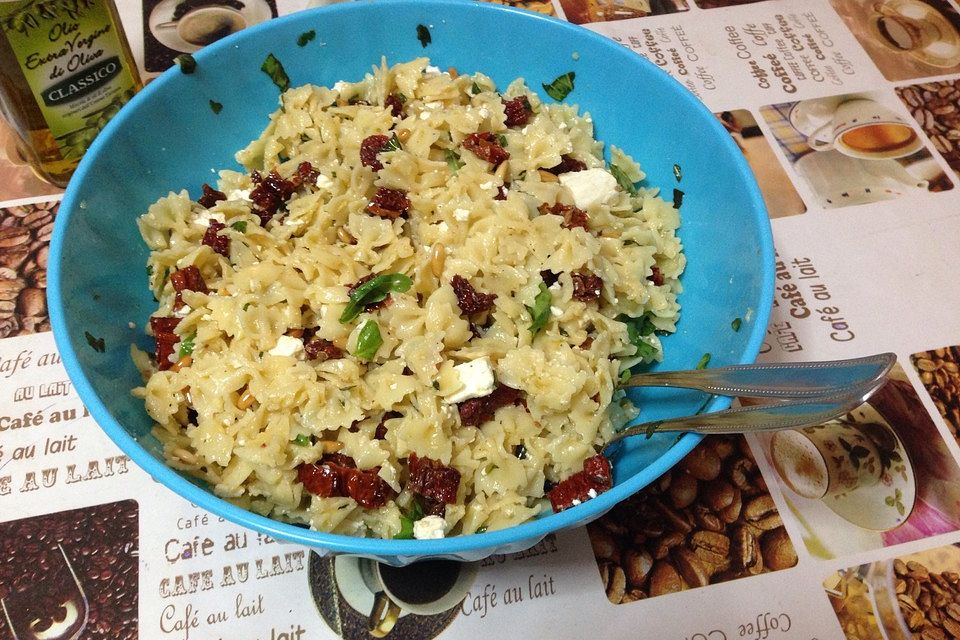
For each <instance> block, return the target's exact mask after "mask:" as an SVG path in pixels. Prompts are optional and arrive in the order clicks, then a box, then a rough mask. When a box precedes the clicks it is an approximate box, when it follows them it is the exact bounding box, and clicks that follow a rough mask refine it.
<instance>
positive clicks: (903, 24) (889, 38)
mask: <svg viewBox="0 0 960 640" xmlns="http://www.w3.org/2000/svg"><path fill="white" fill-rule="evenodd" d="M911 9H912V13H914V14H915V15H907V13H905V12H902V11H898V10H897V9H895V8H893V7H890V6H888V5H887V3H885V2H878V3H876V4H874V5H873V11H874V14H873V16H871V18H870V22H869V25H870V29H871V31H872V32H873V34H874V38H875V39H876V40H877V41H878V42H880V44H882V45H884V46H885V47H888V48H890V49H893V50H894V51H918V50H920V49H925V48H927V47H928V46H930V45H931V44H932V43H933V42H934V41H935V40H938V39H939V38H940V37H941V36H942V35H943V34H941V33H940V30H939V29H938V28H937V26H936V25H935V24H934V23H932V22H931V21H930V20H927V19H926V15H925V14H926V12H925V11H923V10H922V9H919V8H912V7H911Z"/></svg>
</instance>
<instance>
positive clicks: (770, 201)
mask: <svg viewBox="0 0 960 640" xmlns="http://www.w3.org/2000/svg"><path fill="white" fill-rule="evenodd" d="M307 4H308V3H307V2H305V1H304V0H298V1H294V0H278V1H277V2H276V3H275V4H274V3H273V2H267V1H266V0H255V1H253V2H248V3H247V5H246V6H245V8H244V11H245V12H246V13H245V15H247V17H248V20H249V21H250V22H255V21H260V20H266V19H270V18H271V16H276V15H284V14H287V13H291V12H294V11H299V10H302V9H304V8H306V5H307ZM310 4H316V3H310ZM510 4H515V5H519V6H523V7H526V8H528V9H530V10H537V11H542V12H548V13H552V14H553V15H556V16H558V17H560V18H563V19H566V20H569V21H571V22H575V23H578V24H584V25H585V26H587V27H588V28H590V29H592V30H595V31H597V32H599V33H601V34H603V35H606V36H608V37H610V38H613V39H615V40H616V41H618V42H620V43H622V44H623V45H624V46H626V47H629V48H631V49H633V50H634V51H636V52H637V53H639V54H640V55H643V56H645V57H647V58H648V59H650V60H651V61H653V62H655V63H656V64H657V65H659V66H660V67H661V68H662V69H663V70H664V71H665V72H667V73H670V74H671V75H673V76H674V77H675V78H676V79H677V80H679V81H680V82H682V83H683V84H685V85H686V86H687V87H688V88H689V89H690V90H691V91H692V92H694V93H695V94H696V95H697V96H698V97H699V98H700V99H701V100H703V101H704V102H705V103H706V105H707V106H708V107H709V108H710V109H711V110H713V111H714V112H715V113H716V114H717V116H718V117H719V118H721V120H722V121H723V122H724V123H725V124H726V125H727V128H728V129H729V131H730V134H731V136H733V138H734V139H735V140H736V142H737V143H738V144H739V145H740V147H741V149H742V150H743V152H744V154H745V156H746V157H747V159H748V161H749V162H750V164H751V166H752V167H753V169H754V172H755V173H756V176H757V179H758V182H759V183H760V185H761V189H762V191H763V194H764V197H765V199H766V201H767V205H768V209H769V213H770V217H771V224H772V227H773V234H774V240H775V245H776V249H777V265H776V271H777V290H776V294H775V301H774V308H773V313H772V317H771V321H770V325H769V328H768V331H767V339H766V341H765V343H764V345H763V349H762V353H761V356H760V358H761V359H762V360H765V361H770V362H777V361H787V360H818V359H830V358H845V357H853V356H858V355H866V354H869V353H874V352H879V351H893V352H895V353H896V354H897V356H898V365H897V366H896V368H895V370H894V371H893V373H892V374H891V376H890V380H889V382H888V383H887V384H886V385H885V386H884V387H883V389H882V390H881V391H880V392H879V393H878V394H877V396H876V397H874V398H873V399H871V401H870V403H869V404H867V405H864V406H862V407H861V408H859V409H858V410H856V411H854V412H852V413H851V414H850V415H848V416H847V417H846V418H845V419H844V420H843V421H842V422H841V423H836V424H832V425H830V426H829V427H828V429H827V430H826V431H825V433H826V434H827V435H822V436H819V437H820V441H819V442H820V445H821V446H823V447H827V448H829V447H835V448H836V447H841V448H843V449H845V451H846V452H847V454H846V455H847V458H845V459H844V461H841V462H838V463H837V464H840V465H843V464H846V465H849V464H859V463H858V462H856V461H854V462H853V463H851V462H850V460H852V459H854V458H858V459H864V460H866V459H868V458H869V459H870V460H875V461H876V462H875V464H876V465H877V467H876V470H874V469H873V468H872V467H871V469H870V473H871V480H870V481H867V482H862V483H861V486H859V487H857V488H855V489H847V490H845V491H844V490H842V489H840V488H837V487H836V486H832V487H829V488H828V489H827V491H826V494H825V495H822V496H821V497H819V498H813V497H810V496H811V495H815V494H813V493H812V492H811V491H810V490H809V489H810V487H808V486H804V485H802V484H801V483H800V482H799V481H797V480H796V476H795V475H793V474H792V473H791V472H790V466H789V465H788V464H787V463H786V462H783V460H784V458H783V457H782V456H779V455H778V462H777V464H775V463H774V460H773V458H772V457H771V452H772V451H774V450H776V451H777V452H778V454H779V453H780V452H782V451H786V450H787V444H788V443H786V440H785V439H783V438H781V439H780V440H778V441H777V443H776V444H777V446H776V447H773V446H772V442H771V440H772V439H771V437H769V436H764V437H749V438H742V437H730V438H722V437H711V438H708V439H707V440H706V441H705V443H704V444H703V445H702V446H701V447H700V448H699V449H697V450H696V451H695V452H694V454H691V455H690V456H688V458H687V459H685V460H684V461H683V462H682V463H681V464H680V465H678V467H676V468H675V469H674V470H673V471H671V472H670V473H669V474H668V475H667V476H666V477H665V478H664V479H663V480H661V481H659V482H657V483H656V484H655V486H651V487H648V488H647V489H645V490H644V491H642V492H640V493H639V494H637V495H635V496H633V497H632V498H630V499H629V500H628V501H627V502H626V503H625V504H623V505H621V506H620V507H618V508H617V509H615V510H614V511H613V512H611V513H610V514H608V515H607V516H605V517H604V518H602V519H601V520H599V521H597V522H596V523H594V524H592V525H590V526H589V527H587V528H585V529H578V530H574V531H569V532H565V533H563V534H561V535H558V536H549V537H548V538H547V539H545V540H544V541H543V542H541V543H540V544H538V545H537V546H536V547H534V548H532V549H530V550H528V551H525V552H522V553H518V554H514V555H508V556H494V557H491V558H489V559H488V560H485V561H483V562H481V563H478V564H477V565H471V566H462V567H461V566H457V567H454V569H453V575H446V576H445V575H442V572H438V571H439V570H438V569H436V568H433V569H429V570H426V569H425V570H423V571H422V573H423V575H422V576H421V575H418V576H417V577H416V580H415V581H416V582H417V583H418V584H420V585H421V588H422V589H423V590H425V591H431V593H424V592H421V593H420V594H419V599H421V600H425V601H428V603H427V604H426V605H419V606H418V605H415V604H411V603H407V604H404V605H403V606H402V607H401V608H400V614H399V616H400V617H399V619H398V620H397V622H396V624H395V626H394V627H393V629H392V630H391V631H390V632H389V633H388V634H387V635H388V637H390V638H399V639H407V638H410V639H413V638H417V639H421V638H422V639H427V638H433V637H436V636H437V635H439V634H440V633H443V634H444V637H445V638H458V637H462V638H473V637H477V635H478V634H481V633H484V632H485V631H486V632H488V633H495V634H499V635H506V636H507V637H515V636H516V637H519V636H527V635H536V636H537V637H555V638H580V637H586V636H590V635H594V636H595V635H597V634H598V632H599V633H600V634H602V636H603V637H621V636H626V635H627V634H630V637H650V638H677V639H680V638H684V639H689V640H694V639H696V640H725V639H733V638H752V639H756V640H766V639H768V638H771V639H772V638H777V637H784V638H787V637H789V638H808V639H814V638H816V639H820V640H823V639H826V638H844V637H846V638H850V639H853V638H858V639H867V638H910V637H916V638H924V639H928V638H950V637H954V638H960V604H957V603H958V602H960V582H958V577H957V576H958V574H960V551H958V548H957V547H956V546H954V545H956V544H957V543H958V541H960V534H958V529H960V465H958V460H960V448H958V441H957V435H956V434H957V430H958V429H960V374H958V364H960V346H958V345H960V295H958V294H960V285H958V278H957V274H958V273H960V252H958V251H957V245H958V240H960V195H958V193H960V190H958V189H957V185H958V184H960V35H958V31H960V13H958V8H957V6H956V3H954V2H952V1H948V0H922V1H921V0H886V1H885V2H875V1H874V0H766V1H756V2H751V1H750V0H746V1H744V0H740V1H736V0H659V1H658V0H553V2H552V3H551V2H547V1H545V0H541V1H532V2H510ZM168 5H169V6H168ZM118 7H119V10H120V13H121V16H122V20H123V24H124V27H125V29H126V32H127V36H128V38H129V40H130V43H131V46H132V48H133V50H134V53H135V56H136V58H137V60H138V61H139V64H140V65H141V72H142V73H143V75H144V77H145V78H147V79H149V78H152V77H154V76H156V75H157V73H159V72H160V71H162V70H163V68H164V67H165V65H168V64H170V62H169V61H170V60H171V59H172V55H171V52H173V55H175V54H176V53H177V52H178V49H177V47H182V44H181V43H178V42H175V41H172V40H170V38H169V36H168V35H166V34H164V35H163V36H162V38H163V41H160V40H159V39H158V36H156V35H155V34H154V30H153V29H152V27H151V25H152V24H154V23H155V22H156V21H157V20H159V19H160V17H162V16H161V14H163V13H164V12H171V11H172V9H173V4H171V0H165V1H162V2H157V1H155V0H143V2H142V3H138V2H136V1H135V0H130V1H127V0H119V1H118ZM854 99H858V100H861V102H860V103H858V104H859V105H860V106H859V107H858V108H860V109H865V110H867V111H869V112H871V113H873V114H881V115H882V117H884V118H885V119H886V120H887V121H893V122H897V121H899V122H901V123H905V124H906V125H908V126H909V127H911V128H912V130H913V134H914V135H915V136H916V138H917V139H918V141H919V143H918V144H917V145H916V146H915V150H913V151H912V152H911V153H910V154H909V155H907V156H905V157H901V158H880V159H878V158H877V157H876V155H877V154H876V153H875V152H873V153H871V152H864V151H862V149H864V148H869V145H876V144H878V143H877V142H876V141H875V140H870V139H867V140H859V141H857V140H855V139H854V138H853V137H850V136H843V135H842V134H843V133H844V132H845V129H843V127H842V125H838V124H837V123H838V122H839V121H840V120H841V119H842V118H838V117H835V116H836V114H837V110H838V106H839V105H840V104H844V103H850V102H851V101H852V100H854ZM846 108H847V109H849V108H852V107H849V106H848V107H846ZM824 114H826V115H824ZM835 126H836V128H835ZM0 136H2V142H3V145H0V146H2V148H3V149H5V151H4V152H3V153H2V154H0V266H2V267H3V269H2V270H0V285H2V289H0V292H2V293H3V296H4V297H3V300H6V301H7V302H6V303H4V306H3V307H2V309H3V310H2V311H0V337H2V338H3V339H2V340H0V598H2V605H3V606H2V607H0V639H8V638H13V637H14V635H13V634H12V631H11V627H10V625H11V624H12V621H13V622H16V621H17V620H18V615H19V617H22V616H23V615H24V612H26V611H27V606H26V604H25V603H26V602H29V601H32V602H39V601H40V600H41V599H42V598H43V597H51V596H52V595H53V596H56V595H57V594H65V593H66V594H72V596H73V600H74V601H75V602H78V603H82V604H84V606H82V607H80V608H81V609H83V608H85V609H87V620H86V623H85V624H82V625H81V622H82V618H83V612H82V611H78V610H77V608H76V607H72V605H71V606H68V607H65V608H61V609H60V610H59V611H57V613H56V614H54V617H53V623H54V624H55V625H59V627H51V629H53V630H54V631H56V629H57V628H60V629H61V630H63V629H66V628H67V627H69V626H70V622H71V620H76V622H75V624H74V628H79V627H81V626H82V630H81V631H80V633H79V636H76V637H79V638H119V639H128V638H137V637H139V638H149V639H153V638H157V639H164V640H165V639H167V638H169V639H171V640H189V639H190V638H193V639H201V640H202V639H206V638H210V639H218V638H249V639H251V640H252V639H258V640H294V639H300V638H336V637H343V638H368V637H371V636H370V633H369V631H368V625H369V619H370V613H371V609H372V607H373V606H374V603H375V600H376V599H377V593H378V592H379V591H380V590H381V589H382V588H383V587H382V585H383V583H384V582H386V583H387V584H390V580H389V576H388V577H387V578H379V577H377V576H378V574H377V573H376V571H375V567H373V566H372V565H370V564H368V563H366V562H363V561H359V560H357V559H351V558H343V557H339V558H334V557H330V556H321V555H318V554H317V553H315V552H314V551H311V550H310V549H307V548H304V547H299V546H296V545H289V544H285V543H282V542H278V541H276V540H272V539H270V538H268V537H265V536H263V535H261V534H257V533H255V532H252V531H247V530H243V529H241V528H239V527H237V526H235V525H232V524H231V523H230V522H225V521H223V520H221V519H219V518H217V517H216V516H213V515H211V514H209V513H206V512H204V511H202V510H200V509H198V508H197V507H195V506H193V505H191V504H188V503H186V502H185V501H183V500H182V499H180V498H179V497H177V496H176V495H174V494H172V493H171V492H169V491H168V490H166V489H164V488H162V487H160V486H158V485H155V484H154V483H153V481H152V480H150V479H149V478H148V477H147V476H146V474H144V473H143V472H142V471H140V470H139V469H137V468H136V467H135V466H134V465H132V464H131V463H130V462H129V460H128V458H127V457H126V456H124V455H123V454H122V453H121V452H120V451H119V450H118V449H117V448H116V447H115V446H114V445H113V444H112V443H111V442H109V440H107V439H106V437H105V436H104V435H103V434H102V433H101V432H100V431H99V429H98V428H97V427H96V425H95V423H94V422H93V421H92V419H91V418H90V417H89V416H88V415H87V414H86V412H85V410H84V409H83V406H82V404H81V403H80V401H79V399H78V398H77V396H76V393H75V391H74V389H73V387H72V385H71V383H70V381H69V379H68V377H67V376H66V373H65V372H64V370H63V368H62V366H61V364H60V361H59V357H58V355H57V352H56V347H55V344H54V341H53V338H52V335H51V334H50V332H49V321H48V319H47V317H46V305H45V303H44V294H45V286H46V277H45V257H46V244H47V242H48V241H49V235H50V228H51V226H52V220H53V219H54V217H55V215H56V209H57V204H58V202H59V198H60V196H61V192H59V191H58V190H57V189H56V188H53V187H51V186H49V185H47V184H45V183H44V182H42V181H41V180H39V179H38V178H36V177H35V176H34V175H33V174H32V172H31V170H30V169H29V167H27V166H25V165H24V164H23V162H22V160H21V159H20V158H19V157H18V156H17V153H16V148H15V145H14V144H13V142H12V137H11V134H10V133H9V132H8V131H7V130H6V129H5V128H0ZM855 145H860V146H859V147H856V146H855ZM864 145H866V147H865V146H864ZM858 148H859V149H861V151H860V152H859V153H858V152H857V151H856V149H858ZM871 155H872V156H874V157H871ZM8 239H9V240H8ZM24 246H26V247H27V251H24ZM11 301H12V302H15V304H10V303H9V302H11ZM10 307H15V309H14V310H13V311H9V309H10ZM865 425H868V428H865V429H864V430H863V431H861V430H860V427H861V426H865ZM862 434H869V437H863V435H862ZM844 435H846V436H849V437H847V438H846V439H844V440H843V443H840V440H841V438H842V437H843V436H844ZM811 438H814V439H815V438H816V437H815V436H811ZM831 438H833V440H832V441H831ZM858 438H859V440H858ZM812 441H813V440H803V442H806V443H808V444H809V442H812ZM828 441H830V442H828ZM851 441H855V444H854V445H851V444H850V442H851ZM824 443H826V444H824ZM858 444H859V446H860V448H859V449H857V445H858ZM851 451H852V453H851ZM864 452H865V453H864ZM874 454H875V455H874ZM841 457H843V456H841ZM865 464H866V463H865ZM871 464H874V463H873V462H871ZM784 477H787V478H793V480H792V481H791V482H790V483H789V484H788V482H787V481H786V480H785V479H784ZM145 496H149V499H145ZM81 594H82V595H81ZM42 628H45V625H41V631H42ZM50 633H51V631H50V630H47V635H43V633H41V634H40V635H37V636H36V638H37V640H42V639H43V638H50V637H53V636H51V635H50Z"/></svg>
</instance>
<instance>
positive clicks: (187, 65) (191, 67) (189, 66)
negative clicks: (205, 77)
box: [173, 53, 197, 74]
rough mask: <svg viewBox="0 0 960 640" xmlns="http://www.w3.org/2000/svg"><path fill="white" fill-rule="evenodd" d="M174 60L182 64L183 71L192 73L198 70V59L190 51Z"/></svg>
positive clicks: (181, 69)
mask: <svg viewBox="0 0 960 640" xmlns="http://www.w3.org/2000/svg"><path fill="white" fill-rule="evenodd" d="M173 61H174V62H176V63H177V64H178V65H180V71H181V72H182V73H186V74H191V73H193V72H194V71H196V70H197V61H196V60H194V59H193V56H192V55H190V54H189V53H181V54H180V55H178V56H177V57H176V58H174V59H173Z"/></svg>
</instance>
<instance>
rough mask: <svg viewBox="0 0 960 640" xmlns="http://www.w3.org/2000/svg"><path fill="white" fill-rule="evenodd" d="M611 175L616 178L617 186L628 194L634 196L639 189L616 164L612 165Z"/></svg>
mask: <svg viewBox="0 0 960 640" xmlns="http://www.w3.org/2000/svg"><path fill="white" fill-rule="evenodd" d="M610 173H611V174H612V175H613V177H614V178H616V179H617V184H619V185H620V187H621V188H622V189H623V190H624V191H626V192H627V193H630V194H634V193H636V192H637V187H636V185H635V184H633V182H631V181H630V178H628V177H627V174H626V173H624V171H623V169H621V168H620V167H618V166H617V165H615V164H612V165H610Z"/></svg>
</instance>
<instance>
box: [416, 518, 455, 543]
mask: <svg viewBox="0 0 960 640" xmlns="http://www.w3.org/2000/svg"><path fill="white" fill-rule="evenodd" d="M446 533H447V521H446V520H444V519H443V518H442V517H440V516H424V517H423V518H420V519H419V520H417V521H416V522H414V523H413V537H414V538H416V539H417V540H439V539H440V538H442V537H444V536H445V535H446Z"/></svg>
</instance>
